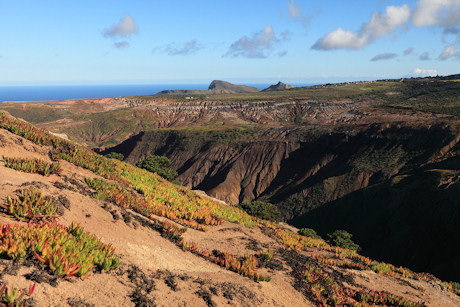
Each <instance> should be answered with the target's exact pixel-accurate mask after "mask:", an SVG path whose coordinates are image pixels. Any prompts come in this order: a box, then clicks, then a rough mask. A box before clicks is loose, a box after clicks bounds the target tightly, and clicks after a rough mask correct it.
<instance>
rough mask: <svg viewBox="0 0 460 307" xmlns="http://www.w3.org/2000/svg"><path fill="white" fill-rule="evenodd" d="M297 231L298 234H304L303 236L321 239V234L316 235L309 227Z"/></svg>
mask: <svg viewBox="0 0 460 307" xmlns="http://www.w3.org/2000/svg"><path fill="white" fill-rule="evenodd" d="M298 233H299V235H301V236H304V237H310V238H313V239H322V238H321V236H320V235H318V234H317V233H316V231H315V230H313V229H311V228H302V229H299V231H298Z"/></svg>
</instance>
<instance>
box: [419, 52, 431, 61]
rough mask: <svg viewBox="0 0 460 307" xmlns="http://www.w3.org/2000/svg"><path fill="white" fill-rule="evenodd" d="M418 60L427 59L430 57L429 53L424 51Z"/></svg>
mask: <svg viewBox="0 0 460 307" xmlns="http://www.w3.org/2000/svg"><path fill="white" fill-rule="evenodd" d="M418 59H419V60H423V61H424V60H429V59H430V55H429V54H428V52H424V53H422V54H421V55H420V56H419V57H418Z"/></svg>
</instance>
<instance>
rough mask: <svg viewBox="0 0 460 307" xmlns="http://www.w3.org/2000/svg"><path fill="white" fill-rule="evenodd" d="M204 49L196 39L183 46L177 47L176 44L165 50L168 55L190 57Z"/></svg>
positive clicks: (168, 46)
mask: <svg viewBox="0 0 460 307" xmlns="http://www.w3.org/2000/svg"><path fill="white" fill-rule="evenodd" d="M200 49H203V46H201V44H200V43H198V42H197V41H196V40H195V39H193V40H191V41H189V42H185V43H184V44H183V45H180V46H177V45H174V44H170V45H167V46H166V47H165V49H164V52H166V53H167V54H168V55H190V54H193V53H195V52H197V51H198V50H200Z"/></svg>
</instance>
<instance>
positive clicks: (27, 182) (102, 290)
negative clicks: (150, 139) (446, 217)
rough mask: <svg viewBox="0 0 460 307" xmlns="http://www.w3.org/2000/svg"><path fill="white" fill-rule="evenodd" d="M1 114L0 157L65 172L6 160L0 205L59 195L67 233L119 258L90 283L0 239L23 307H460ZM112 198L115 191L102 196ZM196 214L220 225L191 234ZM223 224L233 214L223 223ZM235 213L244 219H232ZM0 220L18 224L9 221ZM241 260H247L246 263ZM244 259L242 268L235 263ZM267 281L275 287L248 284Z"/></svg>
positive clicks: (452, 299) (403, 276)
mask: <svg viewBox="0 0 460 307" xmlns="http://www.w3.org/2000/svg"><path fill="white" fill-rule="evenodd" d="M0 115H1V116H0V127H1V128H3V129H0V155H3V156H6V157H10V158H24V157H27V158H29V159H40V160H41V161H42V164H43V163H45V164H46V163H51V160H50V158H49V157H50V155H51V156H52V157H53V158H54V159H56V158H57V157H59V160H58V161H57V162H54V163H59V165H60V171H58V172H57V173H55V174H51V175H49V176H43V175H39V174H37V173H34V172H35V170H34V169H33V168H32V169H29V168H24V165H25V164H21V165H22V166H19V168H20V169H22V170H23V171H20V170H15V169H12V168H11V167H12V166H9V167H6V164H5V163H4V162H2V163H1V164H0V185H1V186H2V189H1V191H0V202H1V203H2V204H3V203H5V202H7V196H10V195H12V194H13V193H14V191H15V190H17V189H26V188H29V187H30V186H33V187H34V188H35V189H38V190H40V191H41V192H42V193H43V194H44V195H45V196H46V197H52V199H54V200H53V203H54V204H56V205H58V206H59V207H60V208H61V209H60V210H59V211H58V212H59V213H58V214H59V217H57V223H59V224H62V225H64V226H68V225H70V224H71V223H72V222H73V221H76V222H78V223H80V225H81V226H82V227H83V229H84V230H85V231H88V232H89V233H91V234H95V235H96V236H97V237H99V238H100V240H102V241H103V242H104V243H110V244H112V245H113V246H114V247H115V248H116V252H115V255H116V256H117V257H119V258H120V259H121V265H120V266H119V267H118V268H116V269H112V270H109V271H103V272H99V271H97V270H95V269H94V271H93V273H92V274H91V276H89V277H86V278H84V279H78V278H76V277H71V276H69V277H65V278H63V277H57V276H56V275H55V274H57V273H56V272H57V271H54V269H53V267H52V266H51V265H50V266H48V265H44V264H40V262H39V259H40V258H36V257H34V256H33V254H30V255H29V256H27V255H26V256H23V257H24V258H20V259H19V260H16V261H12V260H10V259H11V255H12V254H14V253H13V250H11V249H10V250H9V251H8V253H6V251H5V250H4V249H3V247H4V246H5V244H7V242H9V241H5V236H6V235H7V234H8V232H9V231H11V229H12V228H10V227H9V226H6V228H5V229H4V230H2V232H0V247H1V248H0V252H1V253H2V256H3V257H4V259H3V260H2V262H1V263H0V269H1V272H0V273H1V275H2V280H4V281H6V282H8V287H17V288H24V287H28V285H29V284H30V283H32V282H34V281H35V282H37V286H36V289H35V292H34V294H33V299H32V301H31V300H30V299H29V300H27V301H26V303H27V305H30V304H32V302H33V303H34V305H35V306H50V305H51V306H58V305H59V306H66V305H68V306H75V305H86V304H95V305H96V306H146V305H158V306H181V305H184V304H191V305H194V306H206V305H207V306H222V305H227V304H231V305H235V306H260V305H268V306H280V305H289V306H300V305H301V306H313V305H316V304H318V303H319V302H324V303H327V304H333V302H334V301H335V302H345V301H347V302H349V303H350V302H353V301H355V302H356V300H363V299H364V300H365V302H369V303H370V302H371V300H372V301H373V302H374V303H376V304H383V303H384V302H386V304H389V302H392V305H394V306H396V305H401V304H403V303H404V304H409V301H413V302H420V301H425V302H426V304H428V305H432V306H438V305H443V306H456V305H458V304H460V298H459V297H458V296H456V295H455V294H454V293H452V292H450V291H448V290H447V288H449V287H450V288H452V284H447V283H442V282H441V281H439V280H438V279H436V278H434V277H433V276H429V275H426V274H414V273H412V272H410V271H408V270H405V269H402V268H394V267H392V266H391V265H389V264H383V263H377V262H372V261H371V260H370V259H367V258H364V257H361V256H359V255H358V254H356V252H353V251H350V250H345V249H340V248H332V247H329V246H327V245H326V244H325V243H324V242H323V241H322V240H316V239H308V238H305V237H301V236H298V235H296V234H294V233H292V232H290V231H288V230H284V229H282V228H280V227H279V226H277V225H276V224H271V223H269V222H266V221H260V220H255V219H253V218H251V217H249V216H247V215H244V213H242V212H241V211H239V210H238V209H235V208H232V207H228V206H225V205H221V204H217V203H213V202H212V201H209V200H206V199H202V198H201V197H199V196H197V195H195V194H193V193H192V192H190V191H188V190H186V189H183V188H181V187H178V186H175V185H172V184H170V183H167V182H164V181H163V180H161V179H160V178H158V177H157V176H156V175H154V174H149V173H146V172H143V171H141V170H138V169H136V168H134V167H131V166H129V165H126V164H124V163H120V162H117V161H115V160H109V159H105V158H103V157H100V156H97V155H95V154H94V153H91V152H90V151H87V150H86V149H84V148H82V147H80V146H78V145H74V144H72V143H70V142H67V141H64V140H60V139H58V138H56V137H53V136H52V135H49V134H47V133H46V132H43V131H41V130H38V129H35V128H34V127H32V126H30V125H28V124H26V123H24V122H21V121H18V120H15V119H13V118H11V117H9V116H6V115H4V114H3V113H2V114H0ZM4 129H6V130H4ZM7 130H8V131H7ZM9 131H13V132H14V133H16V134H18V135H22V136H23V137H20V136H18V135H14V134H12V133H11V132H9ZM32 141H33V142H32ZM28 163H32V162H28ZM82 167H84V168H82ZM24 170H28V171H31V173H28V172H24ZM121 170H123V171H121ZM110 178H112V179H110ZM123 178H124V179H123ZM104 182H105V183H104ZM111 187H112V188H113V189H114V190H110V189H111ZM131 187H134V188H135V190H134V189H132V188H131ZM164 187H167V190H163V188H164ZM109 191H112V192H110V193H109V194H106V193H108V192H109ZM115 192H116V193H115ZM138 192H142V193H143V194H139V193H138ZM162 193H167V194H162ZM159 194H161V195H163V205H164V206H165V207H163V208H164V209H166V208H167V209H166V211H164V212H160V211H158V212H156V211H155V213H152V211H149V210H153V209H154V208H155V207H151V206H153V205H154V203H153V202H152V201H151V198H153V197H159V196H160V195H159ZM184 197H185V198H184ZM183 199H187V200H188V201H187V202H188V204H187V208H185V207H181V203H182V201H183ZM127 200H129V201H127ZM168 203H169V204H170V205H167V204H168ZM156 205H157V206H158V205H162V204H161V203H157V204H156ZM195 206H199V207H200V208H202V209H203V210H204V209H206V210H205V211H206V212H208V213H209V212H212V215H213V216H214V218H215V219H214V222H212V219H211V220H210V221H209V223H211V222H212V223H216V224H217V225H216V224H212V223H211V224H207V225H208V227H207V228H206V229H207V231H200V230H197V229H194V228H199V227H198V226H199V225H205V224H204V223H206V222H205V220H207V218H203V219H202V218H197V217H196V215H197V214H198V215H199V214H202V213H204V212H201V213H199V211H195V214H193V215H190V214H188V215H187V216H185V215H184V216H182V217H181V218H180V217H179V216H180V214H181V212H185V211H181V210H188V211H187V212H189V213H191V212H192V208H195ZM149 208H150V209H149ZM208 210H210V211H208ZM172 212H175V214H172ZM230 213H231V214H230ZM157 214H160V215H157ZM166 216H167V217H166ZM217 216H227V217H226V218H225V219H227V220H225V219H220V218H217ZM235 217H238V221H234V222H229V221H228V219H233V218H235ZM168 220H169V221H168ZM173 221H175V222H177V223H173ZM187 221H188V222H187ZM193 221H195V222H196V223H192V222H193ZM0 222H1V223H2V225H5V224H12V223H18V222H17V221H14V219H12V218H8V217H6V216H2V217H1V218H0ZM186 222H187V223H189V225H190V228H187V229H186V230H187V231H186V232H185V233H183V230H181V229H185V228H182V226H180V225H184V224H187V223H186ZM251 223H252V224H256V225H257V226H255V227H254V226H251ZM19 225H20V226H18V227H23V228H24V229H27V228H29V227H38V228H39V229H40V227H47V226H46V225H47V224H37V225H36V226H32V225H31V224H26V223H24V222H21V223H20V224H19ZM213 225H214V226H213ZM37 244H38V243H37ZM18 248H19V249H21V248H23V247H22V246H20V245H19V247H18ZM222 251H228V252H230V253H231V254H233V255H236V258H235V257H233V256H231V255H230V254H228V253H223V252H222ZM245 254H246V255H250V256H247V257H246V258H243V256H244V255H245ZM339 256H340V257H339ZM37 259H38V260H37ZM239 259H241V260H239ZM244 259H246V260H244ZM256 259H258V261H257V260H256ZM239 261H241V262H242V263H245V266H243V267H241V266H237V267H233V264H236V263H239ZM216 263H217V264H216ZM218 264H220V265H218ZM254 264H255V265H256V266H257V270H256V271H254V269H253V265H254ZM382 266H385V267H387V268H388V269H389V270H390V271H385V272H386V273H384V272H383V271H380V269H378V268H377V267H382ZM225 267H227V268H229V270H225V269H224V268H225ZM374 267H375V268H374ZM358 268H359V269H358ZM371 268H372V269H371ZM232 270H233V271H237V272H239V273H240V274H236V273H234V272H232ZM53 272H54V273H53ZM389 272H391V274H389ZM267 275H268V276H269V277H271V281H265V282H254V281H253V280H251V279H261V278H262V277H263V276H267ZM393 275H395V276H398V277H394V276H393ZM247 277H251V279H249V278H247ZM263 278H265V277H263ZM311 278H313V279H311ZM371 288H372V289H375V290H379V291H384V292H375V290H371ZM315 289H322V290H321V291H319V292H318V291H317V290H315ZM441 289H443V290H441ZM376 300H377V301H376ZM414 306H422V304H414Z"/></svg>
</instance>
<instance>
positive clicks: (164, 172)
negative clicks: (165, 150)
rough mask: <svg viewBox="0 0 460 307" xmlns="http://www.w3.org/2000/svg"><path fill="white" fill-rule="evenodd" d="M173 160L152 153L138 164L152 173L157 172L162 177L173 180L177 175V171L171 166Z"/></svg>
mask: <svg viewBox="0 0 460 307" xmlns="http://www.w3.org/2000/svg"><path fill="white" fill-rule="evenodd" d="M170 165H171V161H170V160H169V159H168V158H167V157H164V156H155V155H151V156H149V157H147V158H145V159H144V160H142V161H139V162H137V164H136V166H137V167H139V168H143V169H146V170H148V171H149V172H152V173H157V174H158V175H160V176H161V177H163V178H165V179H167V180H169V181H171V180H174V178H176V177H177V172H176V171H175V170H174V169H172V168H170V167H169V166H170Z"/></svg>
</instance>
